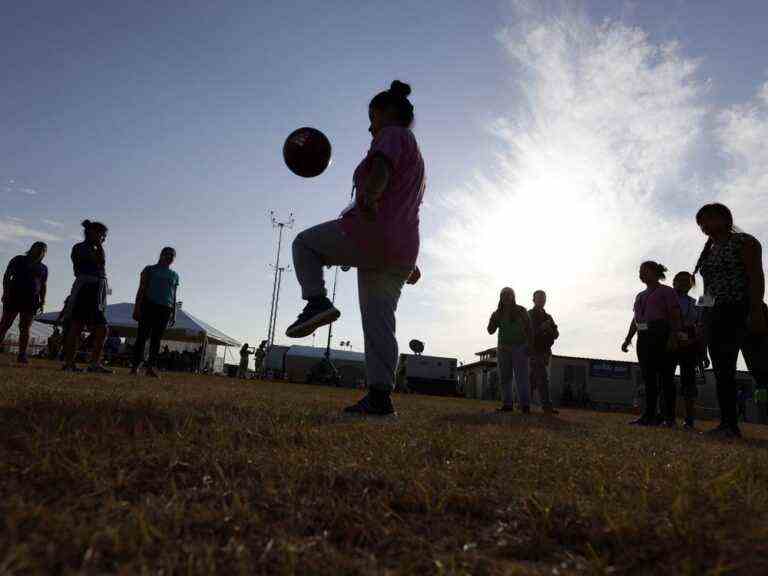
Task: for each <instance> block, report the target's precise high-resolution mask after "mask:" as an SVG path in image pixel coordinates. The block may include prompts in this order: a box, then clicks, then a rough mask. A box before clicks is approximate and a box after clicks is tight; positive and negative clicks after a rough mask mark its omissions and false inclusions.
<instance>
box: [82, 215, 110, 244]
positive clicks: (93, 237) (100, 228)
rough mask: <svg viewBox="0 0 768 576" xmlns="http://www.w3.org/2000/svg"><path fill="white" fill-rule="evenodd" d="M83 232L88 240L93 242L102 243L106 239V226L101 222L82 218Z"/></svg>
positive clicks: (107, 229) (107, 230)
mask: <svg viewBox="0 0 768 576" xmlns="http://www.w3.org/2000/svg"><path fill="white" fill-rule="evenodd" d="M81 225H82V227H83V234H84V235H85V239H86V240H87V241H88V242H91V243H93V244H102V243H103V242H104V240H106V239H107V232H109V228H107V227H106V226H105V225H104V224H102V223H101V222H91V221H90V220H83V222H82V224H81Z"/></svg>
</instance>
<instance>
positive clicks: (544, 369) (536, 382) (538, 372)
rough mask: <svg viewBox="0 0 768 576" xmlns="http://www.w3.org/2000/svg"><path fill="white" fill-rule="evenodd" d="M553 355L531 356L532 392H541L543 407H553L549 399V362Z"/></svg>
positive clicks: (540, 397)
mask: <svg viewBox="0 0 768 576" xmlns="http://www.w3.org/2000/svg"><path fill="white" fill-rule="evenodd" d="M551 359H552V354H533V355H531V375H530V377H531V390H535V389H538V390H539V399H540V400H541V405H542V406H544V407H546V406H552V401H551V400H550V398H549V362H550V360H551Z"/></svg>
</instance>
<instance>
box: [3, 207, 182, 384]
mask: <svg viewBox="0 0 768 576" xmlns="http://www.w3.org/2000/svg"><path fill="white" fill-rule="evenodd" d="M82 226H83V233H84V240H83V241H82V242H80V243H78V244H75V246H74V247H73V248H72V252H71V260H72V267H73V271H74V275H75V281H74V283H73V284H72V289H71V291H70V294H69V296H68V297H67V298H66V300H65V303H64V308H63V310H62V312H61V314H60V316H59V320H58V323H59V324H60V325H61V327H62V340H63V344H64V346H63V347H64V368H63V369H64V370H65V371H67V372H81V371H82V370H81V369H80V368H78V367H77V365H76V355H77V352H78V349H79V343H80V341H81V335H82V333H83V331H84V330H87V331H88V332H89V333H90V337H91V347H90V350H91V357H90V363H89V365H88V367H87V368H86V371H87V372H91V373H100V374H109V373H111V372H112V370H110V369H109V368H107V367H106V366H104V365H103V363H102V355H103V351H104V342H105V340H106V338H107V328H108V322H107V317H106V308H107V296H108V294H109V293H110V289H109V283H108V281H107V272H106V261H107V258H106V252H105V249H104V243H105V242H106V239H107V234H108V229H107V227H106V226H105V225H104V224H102V223H101V222H91V221H90V220H85V221H83V223H82ZM47 248H48V247H47V246H46V244H45V243H43V242H35V243H34V244H33V245H32V247H31V248H30V249H29V251H27V253H26V254H24V255H20V256H16V257H14V258H13V259H12V260H11V261H10V262H9V264H8V267H7V269H6V272H5V275H4V276H3V299H2V302H3V316H2V319H1V320H0V345H2V343H3V341H4V339H5V336H6V334H7V332H8V330H9V329H10V327H11V325H12V324H13V322H14V321H15V319H16V318H17V317H19V354H18V358H17V361H18V363H19V364H22V365H23V364H27V363H28V359H27V350H28V345H29V332H30V327H31V325H32V321H33V320H34V317H35V315H36V314H38V313H40V312H42V311H43V309H44V307H45V297H46V292H47V282H48V268H47V267H46V266H45V264H43V260H44V259H45V256H46V253H47ZM175 258H176V251H175V250H174V249H173V248H170V247H166V248H163V249H162V251H161V253H160V258H159V260H158V262H157V264H155V265H151V266H147V267H145V268H144V269H143V270H142V272H141V276H140V278H139V290H138V292H137V295H136V304H135V306H134V311H133V317H134V319H135V320H136V321H137V322H138V335H137V338H136V344H135V347H134V356H133V368H132V373H133V374H139V373H140V370H141V369H142V368H146V374H147V375H148V376H153V377H157V376H158V374H157V372H156V371H155V366H156V362H157V357H158V354H159V352H160V342H161V340H162V337H163V333H164V332H165V330H166V329H167V327H168V326H172V325H173V323H174V321H175V314H176V309H177V300H176V295H177V290H178V286H179V276H178V274H177V273H176V272H175V271H174V270H172V269H171V265H172V264H173V262H174V260H175ZM147 340H149V341H150V347H149V358H148V360H147V361H146V362H144V350H145V346H146V342H147Z"/></svg>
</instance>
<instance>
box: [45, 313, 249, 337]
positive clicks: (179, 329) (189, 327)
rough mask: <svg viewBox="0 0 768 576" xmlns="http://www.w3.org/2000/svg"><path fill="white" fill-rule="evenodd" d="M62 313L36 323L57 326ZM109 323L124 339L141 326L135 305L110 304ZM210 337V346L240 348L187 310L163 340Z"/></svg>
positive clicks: (179, 316)
mask: <svg viewBox="0 0 768 576" xmlns="http://www.w3.org/2000/svg"><path fill="white" fill-rule="evenodd" d="M59 314H60V312H48V313H47V314H41V315H40V316H37V317H36V318H35V322H40V323H42V324H49V325H53V324H56V319H57V318H58V317H59ZM105 314H106V317H107V323H108V324H109V326H110V328H114V329H116V330H117V331H118V333H119V335H120V336H121V337H124V338H135V337H136V335H137V333H138V329H139V325H138V323H137V322H136V320H134V319H133V303H132V302H122V303H120V304H110V305H108V306H107V309H106V312H105ZM205 335H207V336H208V344H214V345H216V346H240V342H238V341H237V340H235V339H234V338H230V337H229V336H227V335H226V334H224V333H223V332H221V331H219V330H217V329H216V328H214V327H213V326H211V325H210V324H207V323H205V322H203V321H202V320H198V319H197V318H195V317H194V316H192V314H190V313H189V312H186V311H185V310H178V311H177V312H176V324H175V325H174V327H173V328H169V329H168V330H166V332H165V334H164V336H163V340H170V341H173V342H202V340H203V338H204V336H205Z"/></svg>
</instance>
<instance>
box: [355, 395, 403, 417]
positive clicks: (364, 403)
mask: <svg viewBox="0 0 768 576" xmlns="http://www.w3.org/2000/svg"><path fill="white" fill-rule="evenodd" d="M344 412H345V413H346V414H358V415H360V416H396V415H397V412H395V407H394V406H393V405H392V398H391V397H390V395H389V394H387V393H385V392H378V391H376V390H371V391H369V392H368V394H366V395H365V396H363V398H362V399H361V400H360V401H359V402H357V403H356V404H353V405H352V406H347V407H346V408H344Z"/></svg>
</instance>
